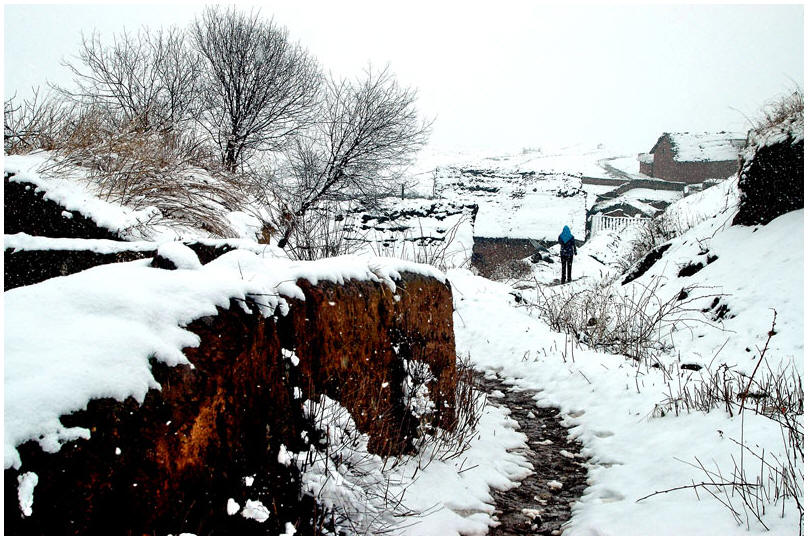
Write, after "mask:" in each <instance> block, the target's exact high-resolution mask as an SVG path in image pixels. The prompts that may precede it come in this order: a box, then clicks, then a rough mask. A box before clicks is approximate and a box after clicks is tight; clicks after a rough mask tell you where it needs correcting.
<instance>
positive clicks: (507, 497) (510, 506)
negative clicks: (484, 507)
mask: <svg viewBox="0 0 808 540" xmlns="http://www.w3.org/2000/svg"><path fill="white" fill-rule="evenodd" d="M475 385H476V386H477V388H479V389H480V390H481V391H483V392H485V393H486V394H487V395H488V401H489V402H490V403H492V404H494V405H500V406H505V407H507V408H508V409H510V411H511V418H512V419H513V420H515V421H516V422H518V423H519V426H520V428H519V431H520V432H522V433H524V434H525V435H526V436H527V438H528V441H527V444H528V447H529V448H527V449H524V450H521V451H520V452H522V454H523V455H524V456H525V457H526V458H527V460H528V461H530V463H531V464H532V465H533V473H532V474H531V475H530V476H528V477H527V478H525V479H524V480H522V481H521V484H520V485H519V486H518V487H515V488H513V489H509V490H507V491H495V492H494V500H495V506H496V510H495V512H494V517H495V518H496V519H497V520H498V521H499V523H500V524H499V526H497V527H494V528H492V529H491V530H490V531H489V533H488V534H489V535H490V536H526V535H527V536H542V535H544V536H554V535H560V534H561V533H562V532H563V530H564V524H565V523H566V522H567V521H569V519H570V517H571V515H572V513H571V506H572V504H573V503H574V502H575V501H576V500H578V498H579V497H580V496H581V495H582V494H583V491H584V488H586V485H587V484H586V467H585V465H584V462H585V461H586V458H584V457H582V456H581V444H580V443H579V442H578V441H577V440H574V439H569V440H568V436H569V433H568V432H567V429H566V428H565V427H564V426H562V425H561V424H560V413H559V410H558V409H555V408H552V407H547V408H545V407H538V406H536V402H535V401H534V399H533V396H534V395H535V394H536V392H535V391H525V390H516V389H514V388H513V387H511V386H508V385H506V384H505V383H503V382H502V381H501V380H500V379H496V378H486V376H485V375H483V374H482V373H477V374H476V376H475Z"/></svg>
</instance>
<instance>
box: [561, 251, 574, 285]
mask: <svg viewBox="0 0 808 540" xmlns="http://www.w3.org/2000/svg"><path fill="white" fill-rule="evenodd" d="M568 281H572V257H561V283H566V282H568Z"/></svg>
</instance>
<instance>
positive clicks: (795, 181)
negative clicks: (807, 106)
mask: <svg viewBox="0 0 808 540" xmlns="http://www.w3.org/2000/svg"><path fill="white" fill-rule="evenodd" d="M803 136H804V119H803V114H802V111H801V110H800V111H799V112H797V113H794V114H792V115H791V116H789V117H787V118H786V119H785V120H783V121H782V122H780V123H779V124H775V125H771V126H768V127H766V128H763V129H760V130H752V131H750V132H749V143H748V145H747V147H746V149H745V150H744V153H743V156H742V159H743V162H742V165H741V171H740V174H739V181H738V187H739V188H740V191H741V201H740V207H739V210H738V214H737V215H736V216H735V219H734V221H733V224H735V225H757V224H764V225H765V224H766V223H768V222H770V221H771V220H773V219H774V218H776V217H778V216H781V215H783V214H785V213H787V212H791V211H793V210H798V209H800V208H803V206H804V197H805V187H804V171H805V167H804V152H805V145H804V143H803ZM800 234H801V232H800Z"/></svg>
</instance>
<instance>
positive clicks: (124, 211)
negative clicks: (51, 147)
mask: <svg viewBox="0 0 808 540" xmlns="http://www.w3.org/2000/svg"><path fill="white" fill-rule="evenodd" d="M4 170H5V172H6V174H9V173H11V174H13V176H11V177H10V178H9V180H10V181H11V182H28V183H31V184H34V185H35V186H37V188H36V189H37V190H38V191H43V192H44V198H45V199H46V200H51V201H54V202H55V203H57V204H60V205H62V206H63V207H65V208H66V209H67V212H65V213H64V214H65V216H66V217H69V216H68V214H71V212H80V213H81V214H83V215H84V216H86V217H87V218H89V219H91V220H93V221H94V222H95V223H96V224H98V225H99V226H101V227H105V228H107V229H109V230H110V231H113V232H115V233H117V234H118V235H119V237H121V238H123V239H125V240H130V241H138V240H140V241H155V242H169V241H173V240H183V239H186V240H190V239H200V238H211V237H212V235H211V233H210V232H209V231H208V230H206V229H205V228H204V227H202V226H199V227H191V226H188V225H178V224H176V223H175V222H173V221H172V219H170V218H169V217H167V216H165V215H163V212H161V211H160V209H159V208H157V207H156V206H153V205H152V206H145V207H142V208H136V209H135V208H129V207H127V206H124V205H121V204H117V203H113V202H108V201H107V200H104V196H105V195H107V194H106V193H105V192H104V189H103V188H102V187H100V186H99V185H98V184H97V182H96V180H94V179H93V174H92V173H91V171H89V170H88V169H86V168H84V167H80V166H76V165H68V164H64V163H61V162H59V160H58V158H57V157H56V156H55V155H54V154H53V153H52V152H46V151H37V152H32V153H31V154H26V155H12V156H4ZM184 177H187V179H189V181H190V182H192V183H194V184H195V185H196V186H197V190H198V191H199V192H202V191H203V190H204V189H205V187H206V186H214V185H216V184H217V183H218V181H217V180H216V179H215V178H213V177H212V176H211V175H210V174H209V173H207V172H206V171H204V170H202V169H192V170H191V171H188V172H187V173H184ZM197 202H199V201H197ZM206 202H207V203H208V204H209V205H210V211H211V212H214V211H216V212H222V215H221V217H222V218H223V219H222V221H223V223H224V224H225V225H226V226H229V228H230V229H231V230H232V232H234V233H235V235H236V236H237V237H238V238H239V239H243V240H247V241H250V242H253V243H254V242H255V241H256V240H257V238H259V236H260V233H261V226H262V224H261V221H260V220H259V219H258V218H257V217H256V216H255V215H254V214H255V212H252V213H250V212H248V210H249V208H242V209H240V210H237V211H230V210H227V209H225V208H224V206H222V205H221V204H219V203H217V202H216V201H215V200H214V199H213V198H208V199H206ZM214 209H215V210H214ZM172 211H175V212H181V210H172Z"/></svg>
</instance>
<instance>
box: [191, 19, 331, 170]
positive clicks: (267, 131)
mask: <svg viewBox="0 0 808 540" xmlns="http://www.w3.org/2000/svg"><path fill="white" fill-rule="evenodd" d="M191 32H192V35H193V38H194V42H195V43H196V46H197V48H198V50H199V52H200V54H201V55H202V57H203V58H204V59H205V60H206V69H205V74H204V77H203V85H204V86H203V92H202V95H203V98H204V102H205V114H204V126H205V128H206V129H207V130H208V132H209V133H210V135H211V136H212V137H213V139H214V140H215V141H216V143H217V144H218V146H219V148H220V151H221V158H222V164H223V165H224V166H225V167H226V168H227V169H229V170H230V171H235V170H236V168H237V167H238V165H239V164H241V163H242V162H243V160H244V159H245V158H246V157H247V156H248V155H249V154H250V153H251V152H253V151H256V150H277V149H279V148H281V147H282V146H283V145H284V143H285V142H286V141H288V139H289V137H290V136H291V135H293V134H294V133H296V132H297V131H299V130H301V129H302V128H304V127H306V126H307V125H309V124H310V122H311V119H312V113H313V109H314V107H315V105H316V104H317V99H318V92H319V88H320V81H321V76H320V71H319V67H318V65H317V62H316V61H315V60H314V58H313V57H312V56H310V55H309V53H308V52H307V51H306V50H305V49H304V48H303V47H301V46H300V45H298V44H292V43H290V42H289V38H288V35H287V31H286V29H285V28H283V27H280V26H278V25H276V24H275V23H274V22H273V21H265V20H263V19H261V18H260V17H259V15H258V13H250V14H249V15H247V14H244V13H240V12H237V11H236V10H235V8H230V9H228V10H226V11H222V10H221V9H219V8H218V7H209V8H207V9H206V10H205V12H204V13H203V15H202V16H201V18H200V19H197V20H196V21H194V24H193V26H192V29H191Z"/></svg>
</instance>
